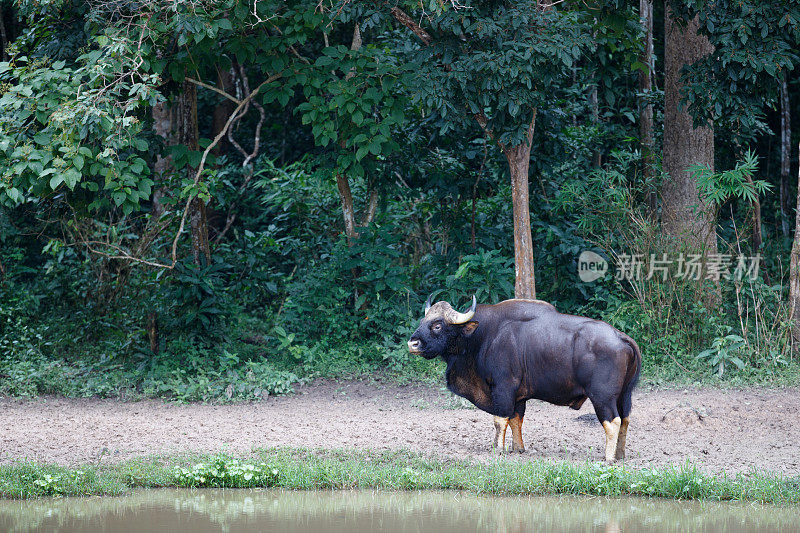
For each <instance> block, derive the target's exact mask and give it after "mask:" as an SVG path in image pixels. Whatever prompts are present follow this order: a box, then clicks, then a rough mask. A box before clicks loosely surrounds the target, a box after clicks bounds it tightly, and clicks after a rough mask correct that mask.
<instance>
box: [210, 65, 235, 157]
mask: <svg viewBox="0 0 800 533" xmlns="http://www.w3.org/2000/svg"><path fill="white" fill-rule="evenodd" d="M217 87H218V88H219V89H220V90H221V91H225V92H226V93H228V94H234V92H235V90H234V86H233V76H232V75H231V70H230V69H222V68H219V67H217ZM235 107H236V106H235V104H234V103H233V102H232V101H231V100H229V99H227V98H221V99H220V101H219V103H218V104H217V105H216V106H214V117H213V124H214V126H213V128H214V132H213V133H214V135H215V136H216V135H217V134H218V133H219V132H221V131H222V129H223V128H224V127H225V124H226V123H227V122H228V119H229V118H230V116H231V113H233V109H234V108H235ZM228 148H229V145H228V139H227V135H226V136H224V137H223V138H222V139H220V141H219V143H218V144H217V146H216V147H214V155H223V154H226V153H228Z"/></svg>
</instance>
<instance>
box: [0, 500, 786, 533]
mask: <svg viewBox="0 0 800 533" xmlns="http://www.w3.org/2000/svg"><path fill="white" fill-rule="evenodd" d="M373 530H381V531H397V532H405V531H436V532H454V533H464V532H466V531H475V530H478V531H491V532H492V533H503V532H509V533H513V532H522V531H565V532H573V531H574V532H587V531H598V532H608V533H617V532H637V531H666V532H669V531H675V532H678V531H715V532H716V531H724V532H730V533H735V532H740V531H741V532H744V531H760V532H770V531H800V513H798V510H797V508H788V507H770V506H760V505H755V504H721V503H710V502H707V503H698V502H675V501H666V500H642V499H635V498H627V499H605V498H567V497H522V498H518V497H513V498H512V497H491V496H476V495H473V494H462V493H456V492H416V493H406V492H403V493H392V492H371V491H338V492H291V491H269V490H263V491H251V490H226V491H222V490H195V491H190V490H154V491H142V492H139V493H136V494H133V495H131V496H126V497H120V498H110V497H106V498H98V497H94V498H63V499H47V500H31V501H7V500H6V501H0V531H3V532H6V531H7V532H13V533H28V532H50V531H53V532H55V531H58V532H63V533H68V532H77V531H81V532H99V531H120V532H126V531H170V532H192V533H205V532H211V531H223V532H226V533H227V532H231V533H233V532H255V531H296V532H306V531H308V532H311V531H325V532H331V533H338V532H341V533H351V532H354V533H355V532H359V531H373Z"/></svg>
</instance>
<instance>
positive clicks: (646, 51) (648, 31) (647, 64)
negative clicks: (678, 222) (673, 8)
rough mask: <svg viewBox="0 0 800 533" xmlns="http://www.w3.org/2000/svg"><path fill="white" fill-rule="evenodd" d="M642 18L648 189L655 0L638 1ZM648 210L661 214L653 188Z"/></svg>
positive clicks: (642, 138) (649, 178)
mask: <svg viewBox="0 0 800 533" xmlns="http://www.w3.org/2000/svg"><path fill="white" fill-rule="evenodd" d="M639 17H640V20H641V24H642V28H643V29H644V34H643V37H642V38H643V42H642V53H641V57H640V59H639V62H640V63H641V64H642V65H644V68H642V69H641V70H639V93H640V95H641V96H640V99H639V143H640V144H641V149H642V167H643V168H642V177H643V179H644V181H645V183H647V184H648V186H650V187H652V186H653V181H654V178H655V168H654V166H653V164H654V161H653V147H654V140H653V102H652V97H651V94H652V91H653V72H654V70H655V63H654V61H653V59H654V55H653V0H639ZM648 209H649V211H650V214H651V216H653V218H655V217H656V213H657V211H658V194H657V192H656V191H655V190H654V189H652V190H650V193H649V195H648Z"/></svg>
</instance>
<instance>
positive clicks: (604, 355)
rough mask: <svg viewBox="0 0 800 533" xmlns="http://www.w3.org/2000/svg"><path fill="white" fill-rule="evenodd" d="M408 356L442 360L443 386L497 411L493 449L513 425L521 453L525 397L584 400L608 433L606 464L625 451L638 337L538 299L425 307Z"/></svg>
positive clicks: (572, 403)
mask: <svg viewBox="0 0 800 533" xmlns="http://www.w3.org/2000/svg"><path fill="white" fill-rule="evenodd" d="M408 347H409V350H410V351H411V353H414V354H419V355H422V356H423V357H426V358H428V359H432V358H434V357H442V358H443V359H444V360H445V361H446V362H447V371H446V378H447V387H448V388H449V389H450V390H451V391H452V392H453V393H455V394H457V395H459V396H462V397H464V398H466V399H468V400H469V401H471V402H472V403H473V404H475V406H477V407H478V408H480V409H482V410H484V411H486V412H488V413H491V414H493V415H494V416H495V419H494V422H495V429H496V435H495V441H494V446H495V447H497V448H498V449H500V450H502V449H503V446H504V444H505V433H506V428H507V427H508V426H511V432H512V450H513V451H519V452H523V451H524V450H525V448H524V445H523V441H522V420H523V416H524V415H525V402H526V401H527V400H529V399H537V400H543V401H546V402H549V403H552V404H555V405H566V406H569V407H571V408H573V409H580V407H581V405H583V402H584V401H586V398H589V400H590V401H591V402H592V405H593V406H594V410H595V413H596V414H597V418H598V420H599V421H600V423H601V424H602V425H603V429H604V430H605V434H606V453H605V459H606V461H609V462H610V461H614V460H616V459H622V458H624V456H625V439H626V436H627V430H628V417H629V415H630V412H631V393H632V392H633V388H634V386H635V385H636V381H637V380H638V378H639V370H640V369H641V364H642V357H641V352H640V351H639V347H638V346H637V344H636V342H635V341H634V340H633V339H632V338H630V337H629V336H627V335H625V334H624V333H622V332H621V331H619V330H617V329H615V328H613V327H612V326H610V325H609V324H606V323H605V322H601V321H599V320H593V319H590V318H586V317H580V316H574V315H564V314H561V313H559V312H558V311H556V309H555V307H553V306H552V305H550V304H548V303H546V302H542V301H539V300H507V301H505V302H501V303H499V304H496V305H477V306H476V304H475V299H474V297H473V305H472V307H471V308H470V310H469V311H467V312H465V313H459V312H457V311H455V310H454V309H453V308H452V307H451V306H450V304H448V303H447V302H437V303H436V304H435V305H433V306H430V304H427V305H426V309H425V317H424V318H423V319H422V321H421V322H420V325H419V327H418V328H417V330H416V331H415V332H414V334H413V335H412V336H411V339H410V340H409V341H408Z"/></svg>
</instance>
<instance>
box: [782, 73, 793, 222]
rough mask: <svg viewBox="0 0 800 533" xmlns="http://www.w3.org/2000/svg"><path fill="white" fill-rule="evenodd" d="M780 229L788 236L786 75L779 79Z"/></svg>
mask: <svg viewBox="0 0 800 533" xmlns="http://www.w3.org/2000/svg"><path fill="white" fill-rule="evenodd" d="M780 92H781V104H780V111H781V186H780V202H781V229H782V230H783V235H784V236H786V237H788V236H789V167H790V164H789V162H790V161H791V158H792V122H791V114H790V111H789V88H788V84H787V83H786V75H785V74H784V76H783V78H782V79H781V87H780Z"/></svg>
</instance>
